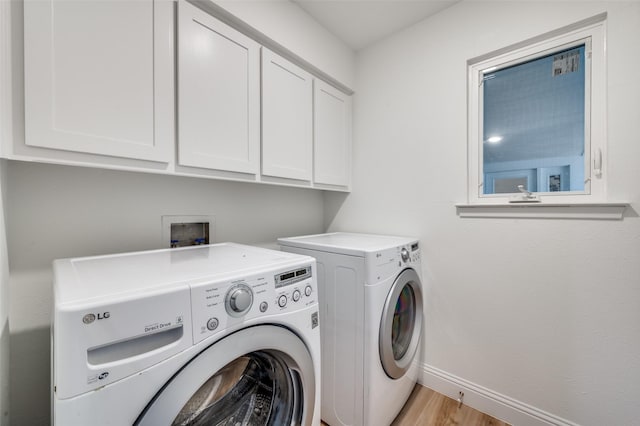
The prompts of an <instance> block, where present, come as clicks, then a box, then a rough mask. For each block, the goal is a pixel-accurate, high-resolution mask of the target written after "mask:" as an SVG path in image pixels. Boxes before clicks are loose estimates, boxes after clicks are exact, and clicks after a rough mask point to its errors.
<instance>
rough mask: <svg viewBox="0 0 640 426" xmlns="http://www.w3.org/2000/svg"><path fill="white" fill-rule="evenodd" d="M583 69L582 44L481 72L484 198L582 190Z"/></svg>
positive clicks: (583, 140)
mask: <svg viewBox="0 0 640 426" xmlns="http://www.w3.org/2000/svg"><path fill="white" fill-rule="evenodd" d="M585 67H586V62H585V45H584V44H582V45H580V46H577V47H572V48H570V49H565V50H560V51H556V52H553V53H551V54H548V55H546V56H543V57H540V58H536V59H533V60H529V61H525V62H522V63H519V64H516V65H512V66H509V67H506V68H503V69H500V70H492V71H489V72H486V73H484V75H483V81H482V87H481V90H482V91H483V94H482V99H483V105H482V107H483V108H482V116H483V117H482V118H483V126H482V127H483V138H482V139H483V148H482V149H483V155H482V158H483V171H484V175H485V176H484V181H485V185H484V193H485V194H496V193H517V192H518V185H523V187H524V188H525V189H527V190H528V191H531V192H557V191H583V190H584V162H585V159H584V151H585V131H584V129H585ZM548 168H564V169H565V170H566V171H567V176H566V179H563V177H564V176H562V174H561V173H560V174H554V175H553V176H554V179H552V180H549V175H548V174H545V169H548ZM563 182H564V185H563V184H562V183H563Z"/></svg>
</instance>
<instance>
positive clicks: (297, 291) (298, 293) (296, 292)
mask: <svg viewBox="0 0 640 426" xmlns="http://www.w3.org/2000/svg"><path fill="white" fill-rule="evenodd" d="M291 298H292V299H293V301H294V302H297V301H298V300H300V291H299V290H296V291H294V292H293V295H291Z"/></svg>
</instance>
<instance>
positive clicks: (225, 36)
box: [178, 2, 260, 173]
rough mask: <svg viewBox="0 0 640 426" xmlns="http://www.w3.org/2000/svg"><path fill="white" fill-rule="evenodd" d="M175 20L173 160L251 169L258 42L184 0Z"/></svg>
mask: <svg viewBox="0 0 640 426" xmlns="http://www.w3.org/2000/svg"><path fill="white" fill-rule="evenodd" d="M178 22H179V30H178V31H179V33H178V34H179V39H180V41H179V69H178V79H179V83H178V90H179V96H178V98H179V106H178V117H179V118H178V121H179V127H178V128H179V140H178V144H179V145H178V147H179V148H178V161H179V163H180V164H181V165H183V166H194V167H203V168H210V169H219V170H227V171H234V172H244V173H257V172H258V164H259V162H258V161H259V160H258V157H259V155H260V148H259V146H260V98H259V96H260V86H259V85H260V76H259V70H260V57H259V54H260V50H259V49H260V47H259V45H258V44H257V43H256V42H254V41H253V40H251V39H250V38H248V37H246V36H245V35H243V34H241V33H239V32H238V31H236V30H234V29H232V28H230V27H229V26H227V25H225V24H223V23H222V22H220V21H218V20H217V19H215V18H213V17H212V16H210V15H208V14H206V13H205V12H203V11H201V10H200V9H197V8H196V7H194V6H193V5H191V4H188V3H186V2H182V3H180V9H179V21H178Z"/></svg>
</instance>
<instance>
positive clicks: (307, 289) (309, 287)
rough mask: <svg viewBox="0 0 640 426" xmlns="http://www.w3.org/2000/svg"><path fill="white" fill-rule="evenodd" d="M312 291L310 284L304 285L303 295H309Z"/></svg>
mask: <svg viewBox="0 0 640 426" xmlns="http://www.w3.org/2000/svg"><path fill="white" fill-rule="evenodd" d="M312 292H313V289H312V288H311V286H310V285H308V286H306V287H305V288H304V295H305V296H311V293H312Z"/></svg>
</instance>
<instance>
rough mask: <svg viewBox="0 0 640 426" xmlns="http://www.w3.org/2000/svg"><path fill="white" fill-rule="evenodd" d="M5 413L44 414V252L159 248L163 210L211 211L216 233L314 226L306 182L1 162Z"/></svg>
mask: <svg viewBox="0 0 640 426" xmlns="http://www.w3.org/2000/svg"><path fill="white" fill-rule="evenodd" d="M6 189H7V194H6V196H7V203H6V205H5V207H6V208H5V211H6V215H7V230H8V235H7V238H8V245H9V264H10V270H11V279H10V291H11V308H10V318H11V359H12V368H11V373H12V374H11V418H12V423H13V424H15V425H27V424H28V425H46V424H48V423H49V395H50V390H49V387H48V386H49V325H50V315H51V303H52V302H51V269H50V268H51V261H52V260H54V259H56V258H64V257H72V256H87V255H93V254H106V253H117V252H124V251H133V250H144V249H154V248H159V247H161V233H162V232H161V216H162V215H213V216H215V238H216V241H217V242H222V241H234V242H238V243H251V244H255V243H274V242H275V240H276V238H278V237H282V236H291V235H297V234H305V233H318V232H322V231H323V229H324V227H323V213H322V204H323V202H322V193H321V192H320V191H315V190H309V189H297V188H286V187H276V186H269V185H259V184H249V183H235V182H223V181H215V180H207V179H194V178H179V177H170V176H162V175H152V174H144V173H131V172H118V171H105V170H99V169H89V168H79V167H68V166H57V165H47V164H38V163H23V162H9V163H8V167H6Z"/></svg>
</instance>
